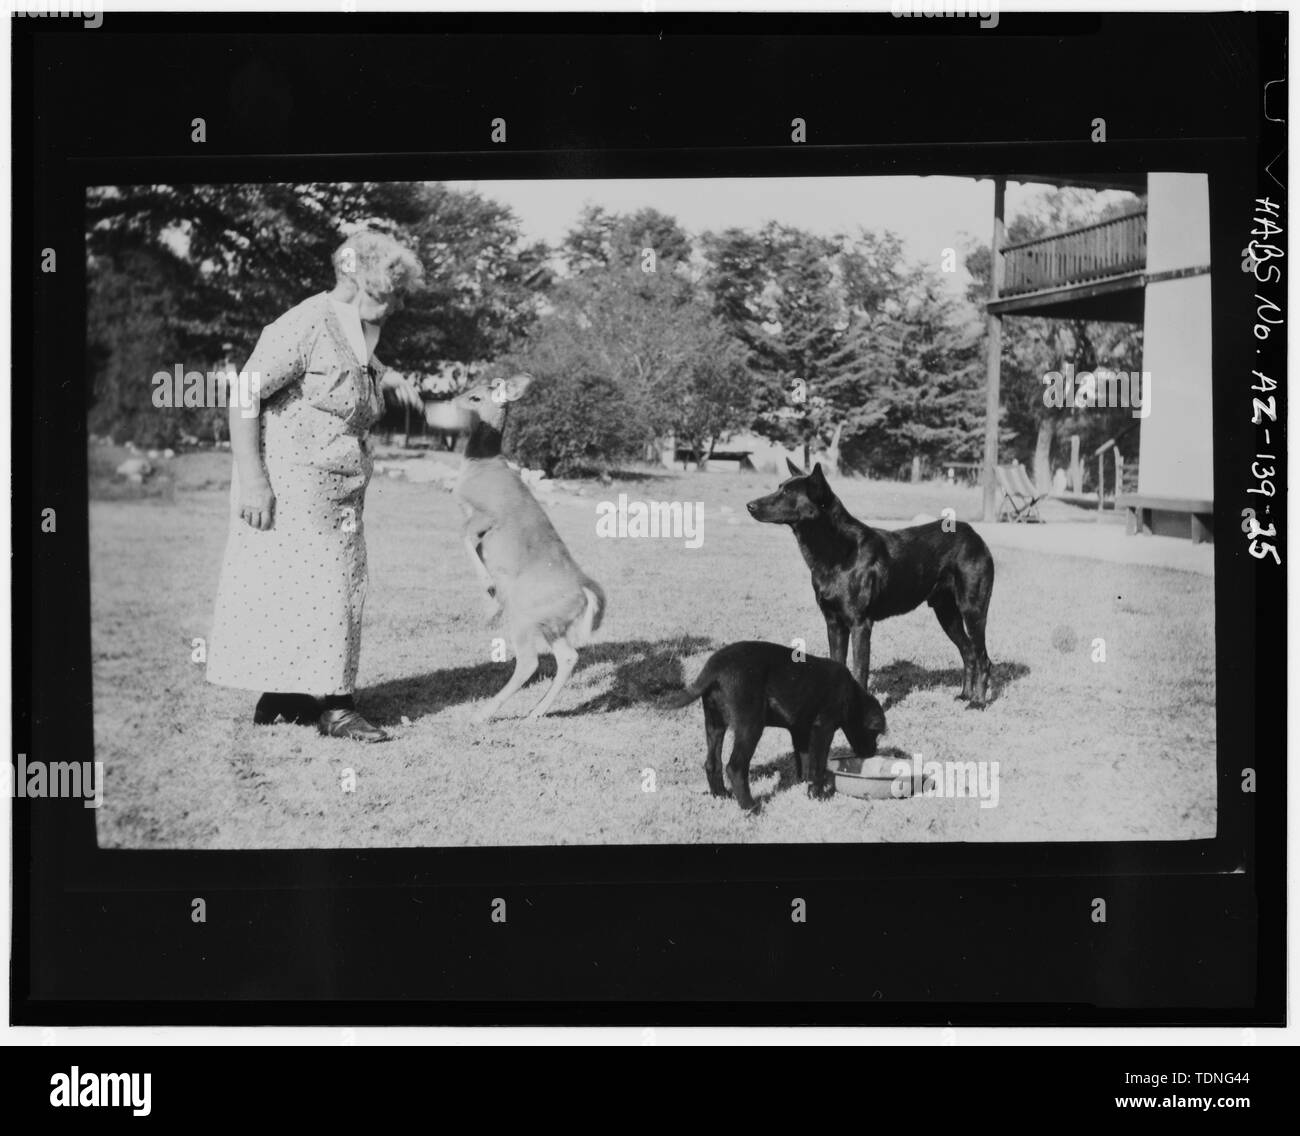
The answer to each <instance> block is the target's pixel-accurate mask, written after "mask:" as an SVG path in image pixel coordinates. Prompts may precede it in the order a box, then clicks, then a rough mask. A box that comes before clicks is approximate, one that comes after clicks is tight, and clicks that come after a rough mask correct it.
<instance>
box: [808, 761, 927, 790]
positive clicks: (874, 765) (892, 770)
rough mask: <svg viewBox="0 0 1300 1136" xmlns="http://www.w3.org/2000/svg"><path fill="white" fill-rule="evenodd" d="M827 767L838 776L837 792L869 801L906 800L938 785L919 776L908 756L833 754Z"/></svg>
mask: <svg viewBox="0 0 1300 1136" xmlns="http://www.w3.org/2000/svg"><path fill="white" fill-rule="evenodd" d="M826 769H827V771H828V772H830V773H833V774H834V775H835V791H836V792H837V793H843V794H845V796H849V797H862V798H865V799H868V800H873V801H876V800H904V799H906V798H908V797H919V796H920V795H921V794H922V793H923V792H924V791H925V790H927V789H932V788H934V778H933V777H925V776H920V777H918V776H916V775H915V772H914V770H913V767H912V761H911V759H910V758H907V757H902V756H899V757H839V758H836V757H832V758H828V759H827V761H826Z"/></svg>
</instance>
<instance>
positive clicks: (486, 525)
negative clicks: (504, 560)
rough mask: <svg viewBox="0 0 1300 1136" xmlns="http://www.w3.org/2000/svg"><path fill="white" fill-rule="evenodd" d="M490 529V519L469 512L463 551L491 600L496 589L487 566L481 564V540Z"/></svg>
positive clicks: (494, 596)
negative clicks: (467, 555)
mask: <svg viewBox="0 0 1300 1136" xmlns="http://www.w3.org/2000/svg"><path fill="white" fill-rule="evenodd" d="M491 528H492V519H491V518H490V517H487V516H484V514H482V513H474V512H471V513H470V515H469V518H468V519H467V520H466V522H465V533H464V542H465V551H466V552H467V553H468V554H469V560H470V563H471V564H472V565H473V566H474V575H475V576H477V577H478V582H479V583H480V584H482V585H483V588H484V590H485V591H486V592H487V594H488V595H489V596H491V597H492V598H493V599H496V594H497V588H496V584H495V583H494V582H493V580H492V575H491V573H489V572H488V570H487V565H486V564H484V563H483V538H484V537H485V536H486V535H487V534H488V532H489V531H490V530H491Z"/></svg>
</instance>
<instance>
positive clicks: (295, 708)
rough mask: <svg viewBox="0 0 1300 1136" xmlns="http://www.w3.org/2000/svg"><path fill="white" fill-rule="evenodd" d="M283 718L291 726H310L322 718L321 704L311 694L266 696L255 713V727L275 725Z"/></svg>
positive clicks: (261, 699)
mask: <svg viewBox="0 0 1300 1136" xmlns="http://www.w3.org/2000/svg"><path fill="white" fill-rule="evenodd" d="M278 718H283V719H284V720H285V721H286V722H288V723H289V724H290V725H294V726H310V725H312V724H314V723H315V722H316V721H317V720H318V719H319V718H320V703H319V702H317V701H316V699H314V698H313V697H312V696H311V695H310V694H279V693H276V694H264V695H262V697H261V698H259V699H258V700H257V709H255V710H254V711H253V724H254V725H255V726H270V725H273V724H274V723H275V721H276V719H278Z"/></svg>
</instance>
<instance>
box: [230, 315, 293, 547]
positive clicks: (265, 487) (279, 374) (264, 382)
mask: <svg viewBox="0 0 1300 1136" xmlns="http://www.w3.org/2000/svg"><path fill="white" fill-rule="evenodd" d="M313 330H314V325H313V324H312V323H311V317H310V315H309V314H308V313H305V312H304V310H303V306H302V305H299V307H297V308H295V309H293V311H291V312H288V313H286V314H285V315H283V316H281V317H280V318H279V319H278V320H276V321H275V323H273V324H271V325H270V326H268V327H266V328H263V330H262V334H261V336H260V337H259V338H258V341H257V346H256V347H254V348H253V354H252V355H251V356H250V357H249V360H248V362H247V363H246V364H245V365H244V370H243V372H242V373H241V374H240V375H239V376H238V389H237V390H236V389H234V388H233V386H232V389H231V390H230V392H229V396H228V400H227V401H228V405H229V407H230V452H231V453H232V454H233V455H234V458H235V465H236V467H237V468H238V470H239V515H240V517H241V518H243V520H244V522H245V523H246V524H248V525H250V526H251V527H252V528H255V529H262V530H263V531H265V530H266V529H269V528H270V527H271V526H272V524H274V522H275V493H274V492H273V491H272V489H271V479H270V477H269V476H267V472H266V465H265V463H264V462H263V461H262V403H263V401H264V400H265V399H267V398H270V396H271V395H273V394H275V392H276V391H278V390H280V389H281V388H282V387H284V386H286V385H287V384H288V383H292V382H296V381H297V380H298V379H300V378H302V375H303V372H304V371H305V370H306V369H307V353H306V346H305V344H306V341H307V338H308V337H309V336H310V335H311V334H312V332H313ZM233 378H234V376H232V379H233ZM250 396H251V397H250Z"/></svg>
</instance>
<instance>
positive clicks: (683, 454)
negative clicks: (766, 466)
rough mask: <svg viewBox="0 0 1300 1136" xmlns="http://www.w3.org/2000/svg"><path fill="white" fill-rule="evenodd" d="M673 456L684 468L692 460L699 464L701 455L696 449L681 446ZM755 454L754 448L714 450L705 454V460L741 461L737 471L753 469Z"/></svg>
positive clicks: (687, 466)
mask: <svg viewBox="0 0 1300 1136" xmlns="http://www.w3.org/2000/svg"><path fill="white" fill-rule="evenodd" d="M673 456H674V458H675V459H676V460H677V461H679V462H681V463H682V468H683V469H687V468H689V466H690V464H691V463H692V462H694V463H696V464H697V465H698V464H699V460H700V455H699V454H698V453H697V452H696V451H695V450H690V449H682V448H680V447H679V448H678V449H677V451H676V453H675V454H674V455H673ZM753 456H754V451H753V450H714V451H713V453H711V454H705V455H704V457H705V461H709V462H715V461H734V462H739V463H740V464H739V465H738V466H737V467H736V471H737V472H739V471H740V470H743V469H753V468H754V462H753V460H752V459H753Z"/></svg>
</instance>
